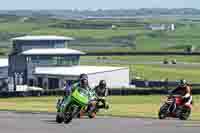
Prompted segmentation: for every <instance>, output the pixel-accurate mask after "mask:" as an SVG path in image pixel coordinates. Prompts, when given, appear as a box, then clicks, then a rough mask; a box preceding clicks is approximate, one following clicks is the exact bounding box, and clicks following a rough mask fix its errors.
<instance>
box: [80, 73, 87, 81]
mask: <svg viewBox="0 0 200 133" xmlns="http://www.w3.org/2000/svg"><path fill="white" fill-rule="evenodd" d="M84 79H85V80H88V76H87V74H85V73H83V74H81V75H80V77H79V80H84Z"/></svg>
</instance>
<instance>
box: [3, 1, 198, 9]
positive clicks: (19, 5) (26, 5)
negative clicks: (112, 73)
mask: <svg viewBox="0 0 200 133" xmlns="http://www.w3.org/2000/svg"><path fill="white" fill-rule="evenodd" d="M138 8H198V9H200V0H4V1H3V0H2V1H1V4H0V10H16V9H35V10H37V9H81V10H84V9H90V10H93V9H94V10H96V9H138Z"/></svg>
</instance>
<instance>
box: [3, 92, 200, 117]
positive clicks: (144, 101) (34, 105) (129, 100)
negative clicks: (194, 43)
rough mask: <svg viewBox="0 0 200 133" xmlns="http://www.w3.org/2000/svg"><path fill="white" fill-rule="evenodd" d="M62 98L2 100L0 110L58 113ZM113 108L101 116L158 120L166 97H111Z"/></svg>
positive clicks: (197, 100)
mask: <svg viewBox="0 0 200 133" xmlns="http://www.w3.org/2000/svg"><path fill="white" fill-rule="evenodd" d="M58 98H60V97H54V96H51V97H25V98H9V99H0V110H11V111H13V110H15V111H28V112H56V109H55V104H56V101H57V99H58ZM108 101H109V103H110V104H111V108H110V109H109V110H108V111H101V112H100V114H101V115H111V116H122V117H151V118H152V117H153V118H157V113H158V110H159V107H160V105H161V104H162V102H163V101H164V96H159V95H155V96H150V95H149V96H111V97H109V98H108ZM194 103H195V104H194V107H193V113H192V117H191V119H192V120H200V113H199V112H200V104H199V103H200V96H199V95H197V96H194Z"/></svg>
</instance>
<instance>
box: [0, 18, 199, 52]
mask: <svg viewBox="0 0 200 133" xmlns="http://www.w3.org/2000/svg"><path fill="white" fill-rule="evenodd" d="M21 19H23V17H14V18H12V17H8V18H6V21H5V20H4V18H2V21H0V32H1V33H3V32H9V33H14V34H15V33H16V34H19V33H21V34H27V35H62V36H71V37H74V38H82V39H87V38H92V39H94V40H96V41H97V42H99V44H101V42H102V43H103V42H105V41H107V42H112V38H113V37H114V38H116V37H119V38H120V37H121V36H129V35H134V36H135V37H136V40H135V41H134V42H135V43H136V46H135V47H134V48H132V46H130V48H125V49H123V48H120V47H118V46H117V44H116V48H113V50H103V49H97V50H95V51H96V52H113V51H114V52H116V51H123V52H126V51H183V50H184V49H185V47H186V46H190V45H194V46H195V47H196V48H197V50H198V49H199V47H200V44H199V41H200V35H199V31H200V23H199V22H196V23H190V22H188V21H183V20H182V19H178V18H177V19H175V18H171V19H170V18H167V19H164V18H162V19H161V18H158V19H151V18H149V19H148V18H145V19H138V20H137V19H134V20H132V19H130V20H127V19H126V20H123V19H122V20H120V21H119V20H112V19H111V20H106V21H105V20H80V24H81V23H83V24H107V23H109V24H116V25H119V27H118V28H117V29H111V28H107V29H92V28H91V29H84V28H80V29H77V28H70V29H67V28H64V27H63V28H62V27H52V26H51V25H59V23H71V24H74V23H77V22H75V21H72V20H58V19H57V20H56V19H47V18H44V19H41V20H40V19H38V20H37V19H29V20H26V21H22V20H21ZM188 19H189V18H188ZM78 23H79V22H78ZM155 23H174V24H175V25H176V30H175V31H173V32H172V31H162V32H160V31H151V30H146V29H145V27H144V26H145V24H155ZM11 37H12V36H11ZM4 41H5V40H4ZM96 41H94V43H95V42H96ZM84 43H86V44H87V42H84ZM91 43H93V42H88V44H91ZM121 44H123V43H121ZM121 44H120V45H121ZM78 45H80V44H78ZM99 46H100V47H101V45H99ZM104 47H105V46H103V48H104ZM135 48H136V49H135ZM80 49H84V47H82V46H81V45H80ZM87 52H89V51H87ZM92 52H94V51H92Z"/></svg>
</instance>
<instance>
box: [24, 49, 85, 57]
mask: <svg viewBox="0 0 200 133" xmlns="http://www.w3.org/2000/svg"><path fill="white" fill-rule="evenodd" d="M83 54H85V53H84V52H81V51H78V50H74V49H69V48H45V49H44V48H41V49H39V48H38V49H37V48H36V49H30V50H27V51H24V52H22V55H83Z"/></svg>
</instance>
